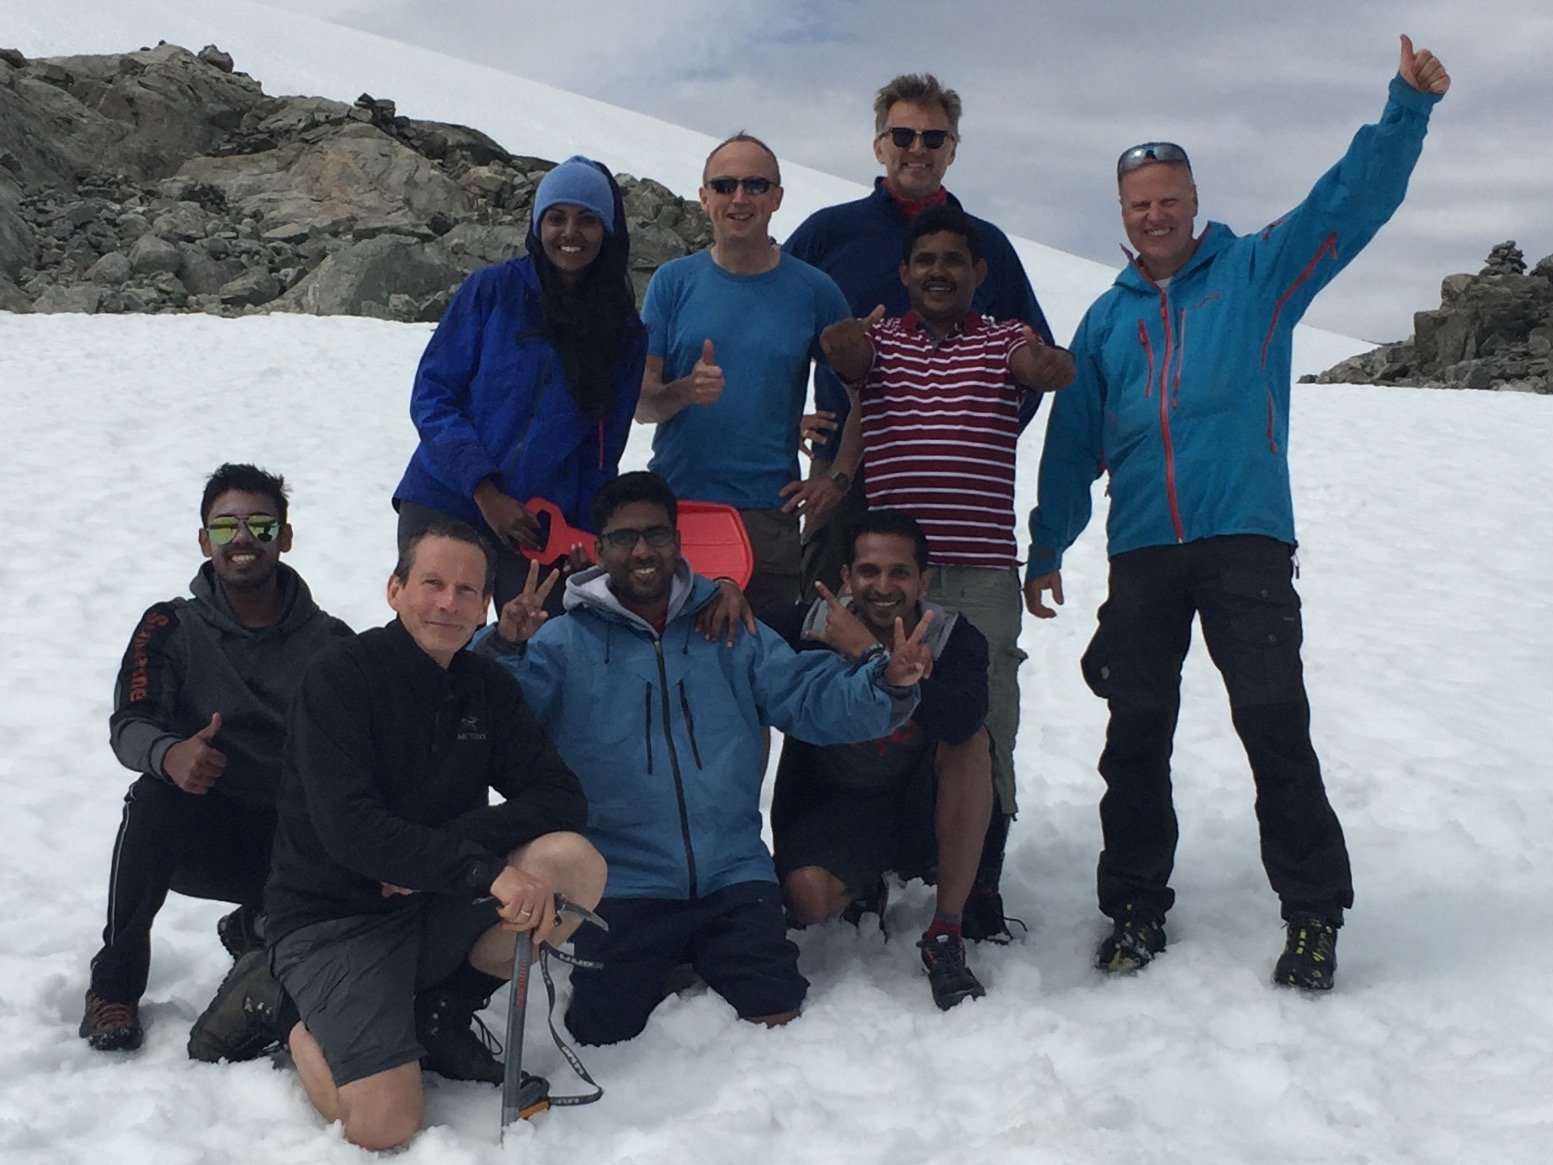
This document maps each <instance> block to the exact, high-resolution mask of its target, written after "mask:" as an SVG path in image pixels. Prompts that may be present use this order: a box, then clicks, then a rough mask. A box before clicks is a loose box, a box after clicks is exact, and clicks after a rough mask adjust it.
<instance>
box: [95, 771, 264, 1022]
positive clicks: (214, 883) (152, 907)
mask: <svg viewBox="0 0 1553 1165" xmlns="http://www.w3.org/2000/svg"><path fill="white" fill-rule="evenodd" d="M274 838H275V812H274V810H273V809H266V808H262V807H260V806H256V805H251V804H247V803H245V802H242V801H238V800H236V799H235V798H232V797H223V796H222V795H221V794H220V793H217V792H211V793H206V794H204V795H202V796H196V795H194V794H192V793H185V792H184V791H183V790H182V789H179V788H178V787H177V786H175V785H172V784H169V783H168V782H167V781H163V780H161V779H160V778H157V777H150V776H142V777H141V778H140V779H139V780H138V781H136V782H135V783H134V784H133V785H131V786H130V787H129V792H128V793H126V794H125V795H124V817H123V820H122V821H121V822H120V823H119V835H118V839H117V840H116V841H115V842H114V845H113V865H112V868H111V869H110V870H109V874H108V924H107V926H105V927H104V928H103V933H102V940H103V948H102V950H100V951H98V952H97V956H96V957H95V958H94V959H92V991H93V992H95V993H96V994H97V995H100V996H102V998H104V999H111V1000H114V1001H116V1002H120V1003H133V1002H135V1001H136V1000H138V999H139V998H140V996H141V995H142V994H143V993H144V992H145V989H146V978H147V976H148V975H149V973H150V970H151V923H152V922H153V921H154V920H155V918H156V913H157V911H159V910H160V909H161V908H162V903H163V902H164V901H166V900H167V892H168V891H169V890H176V891H178V893H180V894H187V895H188V896H189V897H191V898H212V899H215V900H217V901H221V902H234V903H237V904H239V905H242V906H246V907H251V908H253V909H257V908H258V906H259V904H260V900H261V898H262V897H263V893H264V880H265V879H266V878H267V877H268V876H269V872H270V845H271V843H272V842H273V841H274Z"/></svg>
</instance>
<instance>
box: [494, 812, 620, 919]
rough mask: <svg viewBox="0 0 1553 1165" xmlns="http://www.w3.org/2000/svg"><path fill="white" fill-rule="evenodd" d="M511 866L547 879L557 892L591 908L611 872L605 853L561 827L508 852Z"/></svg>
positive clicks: (580, 836) (576, 834) (602, 892)
mask: <svg viewBox="0 0 1553 1165" xmlns="http://www.w3.org/2000/svg"><path fill="white" fill-rule="evenodd" d="M507 861H508V863H509V864H510V865H513V866H516V867H517V868H518V869H520V870H526V871H528V872H530V873H533V874H537V875H539V876H540V877H541V878H544V879H545V880H546V881H548V882H549V883H550V884H551V885H552V886H554V887H555V888H556V890H557V891H558V892H560V893H561V894H564V895H565V896H566V897H567V898H570V899H571V900H572V901H573V902H576V903H578V904H579V905H581V906H586V907H589V908H590V909H591V908H592V907H594V906H597V905H598V902H599V899H600V898H602V897H603V896H604V882H605V879H606V878H607V876H608V874H609V869H608V867H607V866H606V865H605V864H604V855H603V854H601V853H599V851H598V850H596V849H594V848H593V843H592V842H590V841H589V840H588V839H587V838H585V837H583V836H582V834H580V833H572V832H571V831H569V830H558V831H556V832H555V833H545V834H541V835H540V836H539V837H536V838H535V839H534V840H533V841H531V842H529V843H528V844H527V845H523V846H519V847H518V848H517V849H515V850H513V851H512V852H511V853H510V854H508V855H507Z"/></svg>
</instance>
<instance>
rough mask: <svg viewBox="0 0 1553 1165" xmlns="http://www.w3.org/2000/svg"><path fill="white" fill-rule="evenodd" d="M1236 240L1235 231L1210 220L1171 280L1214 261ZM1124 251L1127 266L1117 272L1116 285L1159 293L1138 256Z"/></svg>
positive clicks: (1151, 293) (1157, 285) (1152, 293)
mask: <svg viewBox="0 0 1553 1165" xmlns="http://www.w3.org/2000/svg"><path fill="white" fill-rule="evenodd" d="M1234 241H1235V232H1234V231H1232V230H1230V229H1229V227H1227V226H1225V225H1224V224H1223V223H1221V222H1210V223H1209V224H1208V225H1207V226H1206V227H1204V228H1203V232H1202V234H1201V235H1200V236H1198V242H1197V250H1195V251H1193V252H1192V257H1191V258H1190V259H1188V260H1187V261H1186V264H1185V265H1184V266H1183V267H1182V268H1181V270H1179V271H1177V272H1176V273H1175V274H1174V275H1172V276H1171V277H1170V278H1171V281H1172V282H1174V281H1175V280H1177V279H1182V278H1184V277H1186V276H1187V275H1190V274H1191V273H1192V272H1193V271H1195V270H1197V268H1199V267H1205V266H1207V265H1208V264H1209V263H1211V262H1213V260H1214V258H1215V256H1217V255H1218V253H1219V252H1220V251H1222V250H1224V248H1226V247H1228V246H1229V245H1230V244H1231V243H1233V242H1234ZM1122 253H1123V254H1124V255H1126V256H1127V266H1125V267H1123V268H1122V269H1121V270H1120V271H1118V272H1117V273H1116V281H1115V282H1116V286H1117V287H1125V288H1127V289H1128V290H1129V291H1144V292H1147V293H1148V294H1150V295H1158V294H1159V284H1157V283H1155V282H1154V281H1153V280H1152V279H1150V278H1149V277H1148V276H1147V275H1145V274H1144V273H1143V268H1141V267H1139V266H1138V257H1137V256H1136V255H1134V254H1133V253H1132V252H1131V251H1129V250H1128V249H1127V248H1126V247H1125V246H1124V247H1122Z"/></svg>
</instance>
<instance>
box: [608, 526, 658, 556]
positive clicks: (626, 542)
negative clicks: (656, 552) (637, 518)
mask: <svg viewBox="0 0 1553 1165" xmlns="http://www.w3.org/2000/svg"><path fill="white" fill-rule="evenodd" d="M674 534H675V530H674V527H673V526H648V527H647V528H646V529H645V530H631V529H627V528H625V527H622V528H621V529H619V530H611V531H610V532H609V533H607V534H600V535H599V541H600V542H603V543H606V544H608V545H610V546H613V547H614V548H615V549H616V550H634V549H636V541H637V539H638V538H645V539H647V545H649V546H652V547H656V548H659V549H661V548H662V547H664V546H667V545H669V544H670V543H671V542H673V541H674Z"/></svg>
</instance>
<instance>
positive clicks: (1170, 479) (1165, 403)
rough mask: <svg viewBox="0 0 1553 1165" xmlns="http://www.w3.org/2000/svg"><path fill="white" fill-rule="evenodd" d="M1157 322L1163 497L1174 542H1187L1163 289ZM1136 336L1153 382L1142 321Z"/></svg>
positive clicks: (1171, 341)
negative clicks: (1160, 332)
mask: <svg viewBox="0 0 1553 1165" xmlns="http://www.w3.org/2000/svg"><path fill="white" fill-rule="evenodd" d="M1159 321H1160V323H1161V324H1162V325H1163V326H1164V329H1165V355H1164V359H1162V360H1161V361H1160V362H1159V437H1160V442H1161V444H1162V445H1163V447H1164V454H1165V498H1166V500H1167V501H1168V502H1169V503H1170V524H1171V526H1172V527H1173V528H1174V529H1175V535H1176V542H1177V543H1182V542H1185V541H1186V530H1185V528H1184V527H1183V526H1182V525H1181V503H1180V500H1179V499H1178V498H1177V497H1176V451H1175V443H1174V442H1173V441H1172V439H1171V436H1170V358H1171V356H1172V355H1174V349H1175V332H1174V329H1173V328H1171V326H1170V302H1169V299H1168V298H1167V296H1166V294H1165V292H1164V291H1163V290H1161V291H1160V293H1159ZM1138 334H1139V335H1140V336H1141V337H1142V338H1143V346H1144V348H1145V349H1147V350H1148V354H1149V380H1150V381H1151V382H1152V381H1153V379H1154V351H1153V349H1152V348H1151V347H1149V342H1148V330H1147V329H1146V328H1145V327H1144V326H1143V321H1142V320H1139V321H1138ZM1144 395H1145V396H1146V395H1147V393H1145V394H1144Z"/></svg>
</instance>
